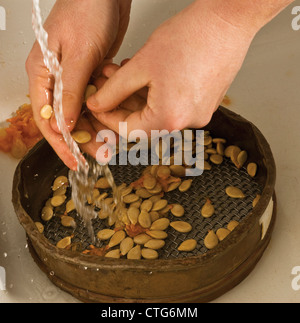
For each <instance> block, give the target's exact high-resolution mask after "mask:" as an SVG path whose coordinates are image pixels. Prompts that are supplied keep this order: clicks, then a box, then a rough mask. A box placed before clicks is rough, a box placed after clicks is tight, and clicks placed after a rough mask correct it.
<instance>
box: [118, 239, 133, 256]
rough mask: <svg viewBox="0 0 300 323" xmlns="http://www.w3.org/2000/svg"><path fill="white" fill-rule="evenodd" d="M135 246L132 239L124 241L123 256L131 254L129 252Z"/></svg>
mask: <svg viewBox="0 0 300 323" xmlns="http://www.w3.org/2000/svg"><path fill="white" fill-rule="evenodd" d="M133 245H134V244H133V240H132V238H130V237H127V238H125V239H124V240H122V241H121V243H120V251H121V255H122V256H125V255H126V254H127V253H128V252H129V250H130V249H132V248H133Z"/></svg>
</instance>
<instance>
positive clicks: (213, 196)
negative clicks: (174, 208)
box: [44, 158, 262, 259]
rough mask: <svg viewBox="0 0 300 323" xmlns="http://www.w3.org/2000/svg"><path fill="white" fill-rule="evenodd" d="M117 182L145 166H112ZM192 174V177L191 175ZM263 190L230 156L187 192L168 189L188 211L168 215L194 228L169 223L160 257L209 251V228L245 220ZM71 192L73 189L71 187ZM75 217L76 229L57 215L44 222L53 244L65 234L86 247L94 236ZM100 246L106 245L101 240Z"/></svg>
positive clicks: (98, 223) (100, 225)
mask: <svg viewBox="0 0 300 323" xmlns="http://www.w3.org/2000/svg"><path fill="white" fill-rule="evenodd" d="M110 168H111V171H112V173H113V175H114V179H115V182H116V184H117V185H120V184H121V183H124V182H125V183H127V184H130V183H131V182H133V181H134V180H137V179H138V178H139V177H140V176H141V173H142V171H143V169H144V168H145V166H131V165H127V166H110ZM189 178H190V177H189ZM229 185H232V186H236V187H238V188H240V189H241V190H242V191H243V192H244V194H245V195H246V197H245V198H244V199H233V198H230V197H228V196H227V195H226V193H225V188H226V187H227V186H229ZM261 191H262V187H260V185H259V184H258V183H257V182H256V181H255V180H254V179H253V178H251V177H250V176H249V175H248V174H247V171H246V169H245V168H242V169H240V170H238V169H237V168H236V167H235V166H234V164H233V163H232V162H231V161H230V160H229V159H227V158H225V159H224V162H223V163H222V164H221V165H213V166H212V169H211V170H210V171H204V173H203V174H202V175H201V176H197V177H193V183H192V186H191V188H190V189H189V190H188V191H187V192H184V193H181V192H179V191H178V189H177V190H175V191H172V192H169V193H166V194H165V197H164V198H166V199H167V200H168V202H169V203H180V204H181V205H182V206H183V207H184V209H185V214H184V216H183V217H181V218H176V217H174V216H173V215H172V214H171V212H169V215H168V218H169V219H170V221H173V220H174V221H177V220H179V219H180V220H183V221H187V222H189V223H190V224H191V225H192V227H193V230H192V231H191V232H189V233H179V232H177V231H175V230H174V229H173V228H171V227H169V228H168V229H167V230H166V232H167V233H168V238H167V239H166V240H165V242H166V244H165V246H164V247H163V248H162V249H160V250H159V251H158V252H159V258H160V259H167V258H181V257H189V256H196V255H200V254H203V253H205V252H206V251H207V249H206V247H205V246H204V243H203V240H204V238H205V236H206V234H207V232H208V230H211V229H213V230H217V229H219V228H221V227H226V225H227V224H228V223H229V222H230V221H231V220H237V221H242V220H243V219H244V218H245V216H247V214H249V212H250V211H251V210H252V201H253V199H254V198H255V197H256V195H257V194H259V193H260V192H261ZM68 194H69V196H70V194H71V192H70V189H69V191H68ZM206 198H209V199H210V200H211V201H212V203H213V205H214V207H215V213H214V215H213V216H212V217H211V218H208V219H205V218H203V217H202V216H201V213H200V211H201V208H202V206H203V205H204V203H205V202H206ZM64 210H65V205H63V206H62V207H61V209H56V210H55V214H56V215H61V214H62V213H63V211H64ZM69 215H71V216H73V217H74V219H75V221H76V224H77V227H76V229H75V230H74V229H71V228H65V227H63V226H62V225H61V223H60V222H61V221H60V218H59V217H58V216H54V217H53V218H52V219H51V221H49V222H47V223H46V224H45V231H44V234H45V236H46V238H48V239H49V241H50V242H51V243H53V244H56V243H57V242H58V241H59V240H61V239H62V238H64V237H66V236H69V235H71V234H73V235H74V237H73V239H72V241H73V242H78V243H79V244H80V245H81V247H82V248H83V249H86V248H87V247H88V246H89V245H90V244H91V240H90V238H89V236H88V233H87V230H86V228H85V227H84V225H83V222H82V221H81V219H80V217H79V216H78V215H77V213H76V211H73V212H72V213H71V214H69ZM93 227H94V230H95V232H96V233H97V232H98V231H99V230H101V229H104V228H107V224H106V221H105V220H100V219H95V220H94V221H93ZM190 238H193V239H196V240H197V241H198V244H197V247H196V249H195V250H194V251H192V252H179V251H178V250H177V247H178V246H179V245H180V243H181V242H183V241H184V240H186V239H190ZM97 243H98V245H97V246H98V247H101V246H102V245H103V243H102V242H100V241H98V242H97Z"/></svg>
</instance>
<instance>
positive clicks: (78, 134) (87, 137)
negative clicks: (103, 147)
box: [72, 130, 92, 144]
mask: <svg viewBox="0 0 300 323" xmlns="http://www.w3.org/2000/svg"><path fill="white" fill-rule="evenodd" d="M72 137H73V139H74V140H75V141H76V142H77V143H78V144H87V143H88V142H90V141H91V140H92V136H91V134H90V133H89V132H88V131H84V130H78V131H74V132H72Z"/></svg>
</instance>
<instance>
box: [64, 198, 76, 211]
mask: <svg viewBox="0 0 300 323" xmlns="http://www.w3.org/2000/svg"><path fill="white" fill-rule="evenodd" d="M73 210H75V204H74V201H73V200H72V199H71V200H69V201H68V202H67V204H66V212H67V213H70V212H72V211H73Z"/></svg>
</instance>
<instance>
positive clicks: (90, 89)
mask: <svg viewBox="0 0 300 323" xmlns="http://www.w3.org/2000/svg"><path fill="white" fill-rule="evenodd" d="M97 91H98V90H97V88H96V86H95V85H93V84H88V86H87V87H86V89H85V92H84V100H85V102H86V101H87V100H88V98H89V97H90V96H92V95H93V94H95V93H96V92H97Z"/></svg>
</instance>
